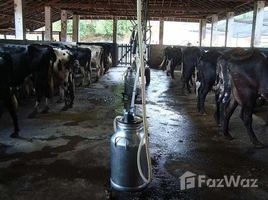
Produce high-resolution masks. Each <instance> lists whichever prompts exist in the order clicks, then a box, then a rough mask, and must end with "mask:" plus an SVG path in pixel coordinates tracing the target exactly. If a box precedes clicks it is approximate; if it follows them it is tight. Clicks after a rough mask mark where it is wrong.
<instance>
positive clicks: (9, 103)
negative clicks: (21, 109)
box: [5, 94, 19, 138]
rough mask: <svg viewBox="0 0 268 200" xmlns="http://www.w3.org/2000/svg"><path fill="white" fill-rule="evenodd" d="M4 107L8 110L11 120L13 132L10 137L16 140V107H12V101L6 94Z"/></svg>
mask: <svg viewBox="0 0 268 200" xmlns="http://www.w3.org/2000/svg"><path fill="white" fill-rule="evenodd" d="M5 105H6V107H7V109H8V112H9V114H10V116H11V118H12V121H13V126H14V132H13V133H12V134H11V135H10V137H12V138H16V137H18V136H19V124H18V117H17V114H16V106H15V105H14V103H13V101H12V96H11V94H8V97H7V98H6V100H5Z"/></svg>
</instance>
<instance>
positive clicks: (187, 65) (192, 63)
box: [181, 47, 201, 93]
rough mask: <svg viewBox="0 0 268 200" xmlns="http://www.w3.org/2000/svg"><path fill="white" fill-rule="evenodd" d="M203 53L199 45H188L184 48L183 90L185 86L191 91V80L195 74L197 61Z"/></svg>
mask: <svg viewBox="0 0 268 200" xmlns="http://www.w3.org/2000/svg"><path fill="white" fill-rule="evenodd" d="M200 55H201V51H200V49H199V48H198V47H186V48H185V49H184V50H183V56H182V63H183V66H182V77H181V79H182V85H183V86H182V90H183V91H184V89H185V87H187V90H188V92H189V93H191V87H190V80H191V78H192V76H193V75H194V71H195V67H196V64H197V61H198V59H199V57H200Z"/></svg>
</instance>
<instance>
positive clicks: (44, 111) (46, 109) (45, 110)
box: [41, 97, 49, 114]
mask: <svg viewBox="0 0 268 200" xmlns="http://www.w3.org/2000/svg"><path fill="white" fill-rule="evenodd" d="M48 111H49V106H48V98H47V97H46V102H45V108H44V109H43V110H42V111H41V113H42V114H46V113H48Z"/></svg>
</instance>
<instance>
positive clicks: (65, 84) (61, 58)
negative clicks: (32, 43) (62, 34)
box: [46, 47, 75, 111]
mask: <svg viewBox="0 0 268 200" xmlns="http://www.w3.org/2000/svg"><path fill="white" fill-rule="evenodd" d="M53 50H54V53H55V55H56V60H55V62H54V64H53V80H52V81H53V85H54V87H58V88H59V91H60V99H59V100H58V103H60V102H62V101H63V100H64V101H65V105H64V107H63V108H62V110H67V109H68V108H71V107H72V106H73V102H74V92H75V83H74V76H73V65H74V64H73V63H74V56H73V54H72V52H71V51H69V50H67V49H62V48H55V47H54V48H53ZM54 87H53V88H54ZM48 109H49V108H48V107H46V111H48Z"/></svg>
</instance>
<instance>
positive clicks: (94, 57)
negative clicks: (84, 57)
mask: <svg viewBox="0 0 268 200" xmlns="http://www.w3.org/2000/svg"><path fill="white" fill-rule="evenodd" d="M88 48H89V49H90V50H91V68H92V70H93V71H94V72H95V81H96V82H97V81H98V80H99V78H100V76H102V75H103V74H104V72H105V68H104V65H103V60H102V59H103V53H104V49H103V47H101V46H97V45H90V46H88Z"/></svg>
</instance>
